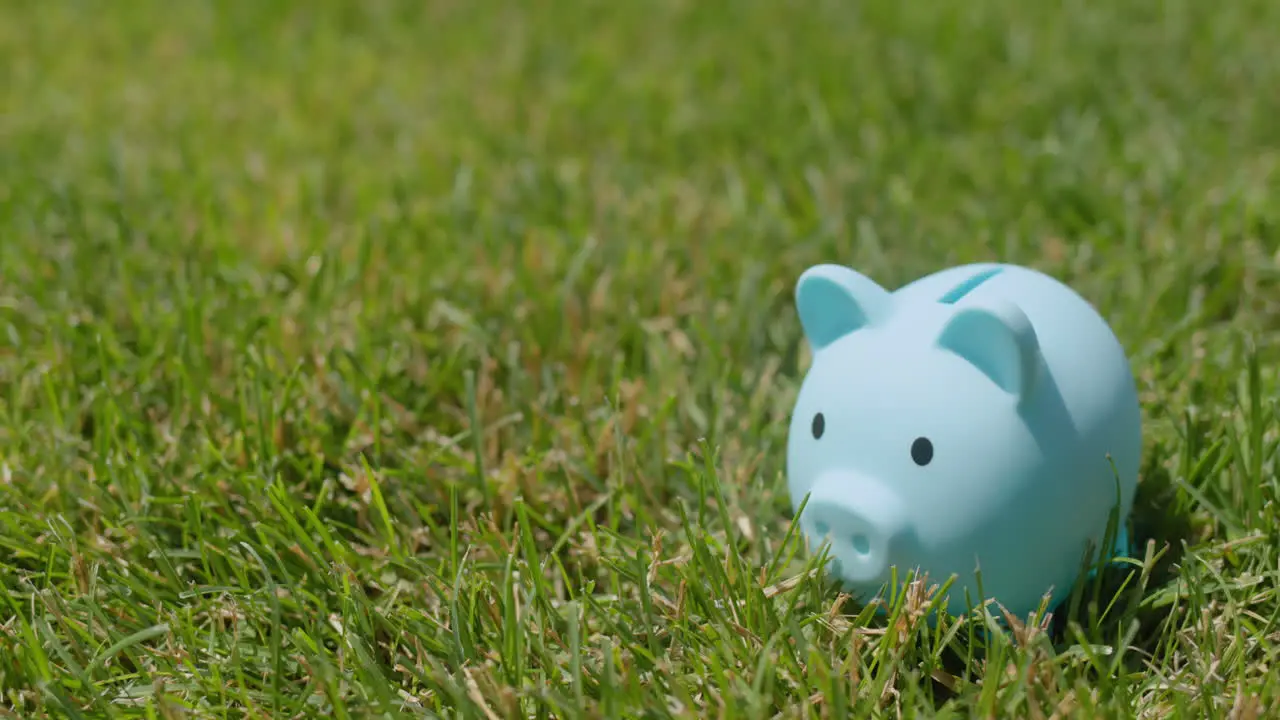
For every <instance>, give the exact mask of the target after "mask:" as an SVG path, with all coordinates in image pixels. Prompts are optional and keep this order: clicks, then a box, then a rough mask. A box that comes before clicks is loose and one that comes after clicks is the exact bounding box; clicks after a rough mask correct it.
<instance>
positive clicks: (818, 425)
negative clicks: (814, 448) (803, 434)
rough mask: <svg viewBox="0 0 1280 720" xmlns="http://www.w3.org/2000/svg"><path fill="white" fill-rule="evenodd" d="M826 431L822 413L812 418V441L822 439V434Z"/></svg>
mask: <svg viewBox="0 0 1280 720" xmlns="http://www.w3.org/2000/svg"><path fill="white" fill-rule="evenodd" d="M826 429H827V421H826V418H824V417H822V413H818V414H817V415H814V416H813V428H812V430H813V439H814V440H817V439H818V438H820V437H822V432H823V431H824V430H826Z"/></svg>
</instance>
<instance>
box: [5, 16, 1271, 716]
mask: <svg viewBox="0 0 1280 720" xmlns="http://www.w3.org/2000/svg"><path fill="white" fill-rule="evenodd" d="M3 15H4V17H5V21H4V22H3V23H0V568H2V571H0V580H2V582H0V587H2V588H3V598H0V606H2V607H3V608H4V610H0V620H2V622H0V696H2V697H0V716H9V717H21V718H39V717H73V718H74V717H83V718H98V717H102V718H107V717H146V718H164V719H172V718H180V717H192V718H222V717H228V718H230V717H235V718H241V717H246V718H247V717H257V718H263V717H278V718H294V717H321V716H323V717H333V718H342V719H345V718H366V717H370V718H371V717H387V718H390V717H457V718H462V717H466V718H485V719H486V720H492V719H494V718H507V717H517V716H524V717H542V718H546V717H602V718H603V717H619V718H621V717H630V718H660V717H725V718H775V717H777V718H798V717H831V718H838V717H859V718H871V717H886V718H889V717H893V718H897V717H916V716H925V717H939V718H959V717H990V718H1033V719H1035V718H1067V717H1080V718H1104V717H1105V718H1110V717H1142V718H1163V717H1178V718H1191V717H1214V718H1222V717H1229V718H1235V719H1237V720H1243V719H1245V718H1258V717H1263V716H1265V715H1266V713H1267V709H1268V708H1271V707H1274V705H1275V704H1276V702H1277V701H1278V700H1280V682H1278V681H1277V679H1276V678H1277V677H1278V675H1277V671H1276V663H1277V657H1276V656H1277V648H1280V643H1277V640H1278V639H1280V628H1278V627H1277V618H1278V617H1280V589H1278V583H1277V576H1278V573H1280V550H1278V549H1277V548H1278V547H1280V543H1278V541H1280V517H1278V516H1277V507H1278V506H1277V489H1278V487H1280V484H1278V482H1277V478H1276V448H1277V444H1280V440H1278V435H1277V429H1278V427H1280V417H1278V415H1277V404H1276V396H1277V388H1278V385H1280V378H1278V377H1277V372H1276V370H1275V368H1276V367H1277V360H1278V359H1280V347H1278V345H1277V340H1278V339H1280V300H1278V298H1280V293H1278V292H1277V289H1278V286H1280V283H1277V279H1278V273H1277V269H1278V266H1280V194H1278V193H1277V191H1280V182H1278V181H1277V169H1278V168H1280V124H1277V123H1276V120H1275V118H1276V117H1278V116H1280V94H1277V93H1276V92H1275V88H1276V87H1277V83H1280V52H1277V51H1276V50H1275V38H1276V34H1275V30H1274V28H1277V27H1280V5H1277V4H1276V3H1273V2H1265V1H1264V0H1241V1H1240V2H1235V3H1203V2H1193V1H1192V0H1167V1H1166V2H1163V3H1158V4H1157V3H1146V4H1139V3H1101V2H1093V3H1087V2H1082V1H1073V2H1064V3H1055V4H1044V3H1041V4H1034V3H1032V4H1027V3H1020V2H1015V1H1014V0H977V1H976V2H970V3H951V4H944V3H936V2H923V3H896V2H891V1H890V0H865V1H864V2H858V3H852V2H837V1H836V0H806V1H805V2H801V3H776V2H765V1H764V0H740V1H739V2H735V3H729V2H727V0H701V1H700V2H692V1H691V0H655V1H654V2H649V3H639V2H603V1H601V0H596V1H592V0H560V1H559V2H557V3H551V2H547V1H545V0H544V1H542V2H537V1H533V2H527V3H495V2H487V1H484V0H473V1H472V2H450V1H448V0H436V1H435V2H430V3H422V2H408V1H407V0H405V1H403V2H401V1H398V0H364V1H362V2H359V3H355V2H350V3H346V2H337V0H313V1H312V2H309V3H301V2H299V3H286V2H268V1H267V0H227V1H226V2H221V3H216V4H215V3H213V2H200V1H198V0H185V1H183V2H163V3H162V2H160V1H159V0H151V1H144V0H118V2H115V3H112V4H110V5H108V4H106V3H100V2H90V1H89V0H81V1H79V2H75V1H71V0H42V2H38V3H36V2H26V3H20V2H16V1H11V2H7V3H4V13H3ZM991 259H998V260H1003V261H1009V262H1016V263H1022V264H1027V265H1031V266H1034V267H1037V268H1040V269H1043V270H1046V271H1048V272H1050V273H1053V274H1054V275H1056V276H1058V277H1060V278H1061V279H1063V280H1065V281H1066V282H1068V283H1070V284H1071V285H1072V286H1073V287H1075V288H1077V289H1078V290H1079V291H1080V292H1081V293H1082V294H1084V295H1085V296H1086V297H1088V298H1089V299H1090V300H1091V301H1092V302H1094V303H1095V304H1096V306H1097V307H1098V308H1099V309H1100V310H1101V311H1102V312H1103V313H1104V314H1105V316H1106V317H1107V319H1108V320H1109V321H1110V322H1111V323H1112V324H1113V327H1114V329H1115V331H1116V333H1117V334H1118V335H1119V336H1120V338H1121V339H1122V341H1123V342H1124V344H1125V346H1126V348H1128V350H1129V352H1130V355H1131V358H1132V362H1133V366H1134V369H1135V373H1136V374H1137V376H1138V380H1139V385H1140V390H1141V395H1142V400H1143V412H1144V423H1145V424H1144V441H1145V447H1144V465H1143V472H1142V478H1141V485H1140V493H1139V498H1138V501H1137V509H1136V510H1135V515H1134V527H1135V535H1134V537H1135V541H1136V543H1137V544H1136V548H1137V552H1135V555H1136V557H1135V558H1134V559H1133V561H1132V562H1130V563H1127V564H1122V565H1117V566H1115V567H1112V568H1109V569H1108V570H1107V571H1106V572H1103V573H1102V574H1101V575H1099V576H1098V580H1097V581H1096V582H1094V583H1090V584H1087V585H1082V586H1081V588H1079V592H1078V594H1077V597H1076V599H1075V601H1074V602H1072V603H1071V604H1070V605H1069V606H1067V607H1064V608H1062V609H1060V610H1059V611H1058V612H1056V613H1054V615H1053V617H1052V619H1051V620H1049V621H1041V620H1039V619H1030V621H1027V622H1021V621H1017V622H1014V623H1013V629H1012V630H1011V631H1009V632H1000V631H993V629H994V628H995V627H996V626H995V621H996V619H995V618H992V617H991V615H990V613H982V614H979V613H975V614H974V615H973V616H971V617H966V618H936V616H933V617H934V618H935V622H930V621H929V617H930V615H929V609H930V605H929V602H930V601H929V599H928V596H927V594H925V592H924V591H925V590H927V588H926V587H923V586H920V585H915V586H910V587H909V588H908V592H906V593H904V594H902V595H900V596H898V598H897V603H896V605H895V606H894V608H893V609H892V610H891V611H890V612H889V615H888V617H887V618H875V617H873V616H872V614H871V612H870V610H868V609H865V608H862V607H860V606H858V605H857V604H856V603H854V602H853V601H852V600H850V599H848V598H845V597H843V596H841V595H840V594H839V593H838V592H837V591H836V590H835V589H833V588H832V587H831V586H830V585H829V583H827V582H826V581H825V580H824V579H823V578H822V576H821V575H820V574H817V573H815V572H813V570H814V569H815V568H816V562H817V561H816V559H815V558H814V557H813V556H811V555H810V554H807V553H805V552H804V551H803V550H802V549H801V548H800V547H798V543H797V542H796V538H795V537H794V535H793V534H789V533H790V527H791V526H790V512H789V506H788V499H787V496H786V492H785V480H784V478H783V475H782V470H783V457H784V449H785V442H786V422H787V418H788V416H789V411H790V403H791V401H792V398H793V397H794V394H795V391H796V388H797V384H798V382H799V379H800V377H801V376H802V373H803V370H804V367H805V364H806V363H807V351H806V350H805V348H804V346H803V343H802V342H801V335H800V328H799V323H798V320H797V319H796V317H795V312H794V306H793V304H792V296H791V292H792V287H793V283H794V281H795V279H796V278H797V276H798V275H799V273H800V272H802V271H803V270H804V269H805V268H806V267H808V266H810V265H812V264H816V263H820V262H844V263H847V264H851V265H854V266H857V267H858V268H859V269H861V270H863V271H865V272H867V273H868V274H870V275H872V276H873V277H875V278H876V279H878V280H879V281H881V282H882V283H884V284H886V285H888V286H897V285H900V284H902V283H904V282H906V281H908V280H910V279H913V278H915V277H918V276H919V275H921V274H924V273H927V272H930V271H933V270H935V269H938V268H941V267H944V266H946V265H949V264H953V263H960V262H969V261H978V260H991ZM935 597H936V596H935ZM1023 620H1027V619H1023Z"/></svg>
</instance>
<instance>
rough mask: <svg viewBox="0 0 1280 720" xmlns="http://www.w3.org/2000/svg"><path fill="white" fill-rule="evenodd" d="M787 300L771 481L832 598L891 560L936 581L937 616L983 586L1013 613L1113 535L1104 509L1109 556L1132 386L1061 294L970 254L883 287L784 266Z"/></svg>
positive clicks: (1126, 371) (1044, 279) (1132, 421)
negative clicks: (784, 388)
mask: <svg viewBox="0 0 1280 720" xmlns="http://www.w3.org/2000/svg"><path fill="white" fill-rule="evenodd" d="M796 305H797V311H798V313H799V319H800V324H801V326H802V328H803V331H804V335H805V337H806V339H807V340H808V342H809V344H810V346H811V348H812V350H813V353H812V357H813V361H812V364H811V366H810V368H809V369H808V371H807V372H806V374H805V377H804V379H803V382H802V383H801V387H800V391H799V394H798V396H797V398H796V402H795V407H794V410H793V414H792V418H791V422H790V430H789V437H788V441H787V467H786V472H787V483H788V491H789V493H790V498H791V503H792V507H793V509H794V510H796V511H799V512H801V515H800V517H799V526H800V529H801V531H802V532H803V533H804V535H805V536H806V537H807V538H808V539H809V541H810V545H811V547H815V546H821V544H822V543H824V542H829V543H830V546H829V548H828V551H827V552H828V557H829V559H830V563H829V564H828V565H827V567H828V571H829V572H831V573H833V574H834V575H836V576H837V577H838V579H839V580H840V581H842V584H843V585H844V586H845V588H846V589H847V590H849V591H851V593H852V594H854V595H855V596H862V597H863V598H864V599H866V600H869V599H871V598H872V597H873V596H875V595H877V594H879V593H880V591H882V590H884V589H885V588H887V586H888V583H890V582H891V581H892V577H893V575H891V568H895V567H896V568H897V575H896V577H897V578H898V580H899V582H901V581H902V580H903V579H905V577H906V575H907V573H908V572H913V571H914V572H916V573H921V572H923V573H927V574H928V577H929V583H930V584H935V583H936V584H938V585H942V584H943V583H945V582H946V581H947V580H948V579H953V583H952V585H951V587H950V588H949V591H948V597H949V600H948V601H947V605H946V607H947V609H948V611H949V612H950V613H951V614H953V615H959V614H963V613H964V612H966V610H967V609H968V608H970V607H977V606H979V605H982V604H983V603H985V602H988V601H990V600H995V601H996V602H998V603H999V604H1000V605H1001V606H1003V607H1004V608H1005V609H1006V610H1008V611H1009V612H1011V613H1014V614H1015V615H1017V616H1019V617H1022V618H1026V616H1027V615H1028V614H1030V613H1033V612H1035V611H1036V610H1037V609H1038V608H1039V607H1040V604H1041V602H1042V601H1043V599H1044V597H1045V596H1046V595H1048V596H1049V605H1050V608H1052V607H1054V606H1056V605H1058V604H1059V603H1061V601H1062V600H1063V599H1064V598H1065V597H1067V596H1068V595H1069V594H1070V591H1071V589H1072V586H1073V585H1074V584H1075V582H1076V581H1077V580H1079V579H1080V578H1079V576H1080V573H1081V572H1082V570H1084V569H1085V568H1084V567H1082V566H1083V565H1085V564H1087V563H1089V562H1093V561H1096V560H1097V558H1098V555H1097V553H1098V552H1100V551H1105V550H1111V549H1113V548H1106V547H1105V546H1104V544H1103V543H1104V537H1106V536H1107V530H1108V525H1109V522H1110V521H1111V520H1112V517H1113V514H1115V516H1116V517H1117V518H1118V520H1119V522H1118V523H1117V524H1116V525H1112V526H1111V527H1112V528H1113V535H1112V536H1111V537H1113V538H1115V537H1118V540H1119V542H1118V546H1119V547H1120V548H1121V549H1122V550H1121V551H1122V552H1124V550H1123V548H1126V547H1127V540H1126V538H1127V533H1125V532H1124V530H1123V528H1124V523H1125V520H1126V518H1127V517H1128V514H1129V510H1130V508H1131V506H1132V502H1133V495H1134V490H1135V487H1136V484H1137V474H1138V462H1139V456H1140V453H1141V435H1142V432H1141V415H1140V412H1139V406H1138V398H1137V391H1136V388H1135V384H1134V380H1133V375H1132V372H1131V370H1130V367H1129V363H1128V360H1127V358H1126V356H1125V352H1124V349H1123V348H1122V347H1121V345H1120V342H1119V341H1118V340H1117V338H1116V337H1115V335H1114V334H1113V333H1112V331H1111V329H1110V327H1109V326H1108V325H1107V323H1106V322H1105V321H1104V320H1103V318H1102V317H1101V316H1100V315H1099V314H1098V313H1097V311H1096V310H1095V309H1094V308H1093V307H1092V306H1091V305H1090V304H1089V303H1088V302H1087V301H1086V300H1085V299H1084V298H1082V297H1081V296H1080V295H1079V294H1077V293H1076V292H1075V291H1074V290H1072V289H1071V288H1069V287H1067V286H1066V285H1064V284H1062V283H1060V282H1059V281H1057V280H1055V279H1053V278H1051V277H1049V276H1048V275H1045V274H1043V273H1040V272H1038V271H1035V270H1032V269H1029V268H1024V267H1018V266H1014V265H1005V264H975V265H964V266H960V267H954V268H950V269H947V270H944V271H941V272H938V273H935V274H933V275H929V276H926V277H923V278H921V279H918V280H916V281H914V282H912V283H910V284H908V285H906V286H904V287H902V288H900V289H898V290H896V291H893V292H890V291H888V290H886V289H885V288H883V287H881V286H880V285H878V284H876V283H875V282H874V281H873V280H871V279H869V278H867V277H865V276H864V275H862V274H860V273H858V272H856V271H855V270H852V269H850V268H847V267H842V266H838V265H825V264H824V265H818V266H815V267H812V268H810V269H808V270H807V271H805V272H804V273H803V274H802V275H801V276H800V278H799V281H798V283H797V286H796ZM806 498H807V501H806ZM802 507H803V510H801V508H802ZM1117 525H1118V527H1117ZM1090 543H1092V545H1091V544H1090ZM1090 548H1092V551H1093V554H1092V555H1089V549H1090ZM966 596H967V597H966ZM993 610H995V609H994V608H993ZM882 611H883V610H882ZM996 612H997V616H999V613H998V611H996Z"/></svg>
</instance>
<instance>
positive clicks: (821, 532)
mask: <svg viewBox="0 0 1280 720" xmlns="http://www.w3.org/2000/svg"><path fill="white" fill-rule="evenodd" d="M813 529H814V530H817V531H818V537H826V536H827V534H828V533H830V532H831V526H829V525H827V524H826V523H824V522H821V521H819V522H816V523H814V524H813Z"/></svg>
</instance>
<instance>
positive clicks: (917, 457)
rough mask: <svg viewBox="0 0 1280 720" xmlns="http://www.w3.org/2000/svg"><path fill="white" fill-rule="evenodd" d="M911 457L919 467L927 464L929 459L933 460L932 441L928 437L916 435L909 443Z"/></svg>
mask: <svg viewBox="0 0 1280 720" xmlns="http://www.w3.org/2000/svg"><path fill="white" fill-rule="evenodd" d="M911 459H912V460H914V461H915V463H916V464H917V465H919V466H920V467H924V466H925V465H928V464H929V461H930V460H933V443H931V442H929V438H927V437H918V438H916V441H915V442H913V443H911Z"/></svg>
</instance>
